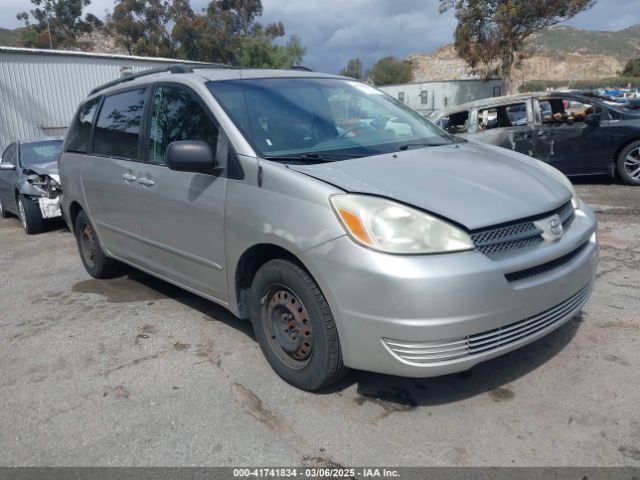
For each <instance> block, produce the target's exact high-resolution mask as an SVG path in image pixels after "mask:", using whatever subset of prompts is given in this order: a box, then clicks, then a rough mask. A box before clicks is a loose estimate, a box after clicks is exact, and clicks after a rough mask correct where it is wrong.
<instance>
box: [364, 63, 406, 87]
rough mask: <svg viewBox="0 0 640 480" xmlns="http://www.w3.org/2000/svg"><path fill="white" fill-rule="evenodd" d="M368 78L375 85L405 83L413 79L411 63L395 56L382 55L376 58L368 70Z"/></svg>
mask: <svg viewBox="0 0 640 480" xmlns="http://www.w3.org/2000/svg"><path fill="white" fill-rule="evenodd" d="M369 78H371V80H372V81H373V83H374V84H376V85H390V84H392V83H407V82H410V81H411V80H412V79H413V69H412V66H411V63H409V62H407V61H406V60H398V59H397V58H395V57H384V58H381V59H380V60H378V61H377V62H376V63H375V65H374V66H373V67H372V68H371V71H370V72H369Z"/></svg>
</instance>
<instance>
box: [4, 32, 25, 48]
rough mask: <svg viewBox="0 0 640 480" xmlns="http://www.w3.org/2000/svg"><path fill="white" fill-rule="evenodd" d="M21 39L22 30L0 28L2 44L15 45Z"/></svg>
mask: <svg viewBox="0 0 640 480" xmlns="http://www.w3.org/2000/svg"><path fill="white" fill-rule="evenodd" d="M19 39H20V30H19V29H16V30H7V29H6V28H0V45H5V46H8V47H13V46H15V45H17V43H18V41H19Z"/></svg>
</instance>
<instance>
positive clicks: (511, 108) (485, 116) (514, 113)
mask: <svg viewBox="0 0 640 480" xmlns="http://www.w3.org/2000/svg"><path fill="white" fill-rule="evenodd" d="M527 124H528V121H527V104H526V103H514V104H513V105H500V106H498V107H492V108H485V109H484V110H480V111H479V112H478V129H479V131H483V130H490V129H492V128H508V127H519V126H525V125H527Z"/></svg>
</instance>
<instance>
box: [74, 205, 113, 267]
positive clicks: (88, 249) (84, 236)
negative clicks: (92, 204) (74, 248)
mask: <svg viewBox="0 0 640 480" xmlns="http://www.w3.org/2000/svg"><path fill="white" fill-rule="evenodd" d="M74 232H75V236H76V241H77V242H78V250H79V251H80V259H81V260H82V264H83V265H84V268H85V269H86V270H87V273H88V274H89V275H91V276H92V277H93V278H111V277H114V276H117V275H118V274H120V273H121V272H122V264H121V263H120V262H118V261H117V260H114V259H113V258H109V257H107V255H106V254H105V253H104V251H103V250H102V247H100V243H99V242H98V237H97V236H96V233H95V230H94V228H93V225H91V222H89V218H88V217H87V214H86V213H84V212H83V211H81V212H80V213H78V216H77V217H76V223H75V227H74Z"/></svg>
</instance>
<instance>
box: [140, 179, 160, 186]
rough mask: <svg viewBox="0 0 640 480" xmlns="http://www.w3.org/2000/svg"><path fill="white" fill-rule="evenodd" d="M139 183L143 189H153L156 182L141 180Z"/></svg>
mask: <svg viewBox="0 0 640 480" xmlns="http://www.w3.org/2000/svg"><path fill="white" fill-rule="evenodd" d="M138 183H139V184H140V185H142V186H143V187H152V186H154V185H155V183H156V182H154V181H153V180H149V179H148V178H139V179H138Z"/></svg>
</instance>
